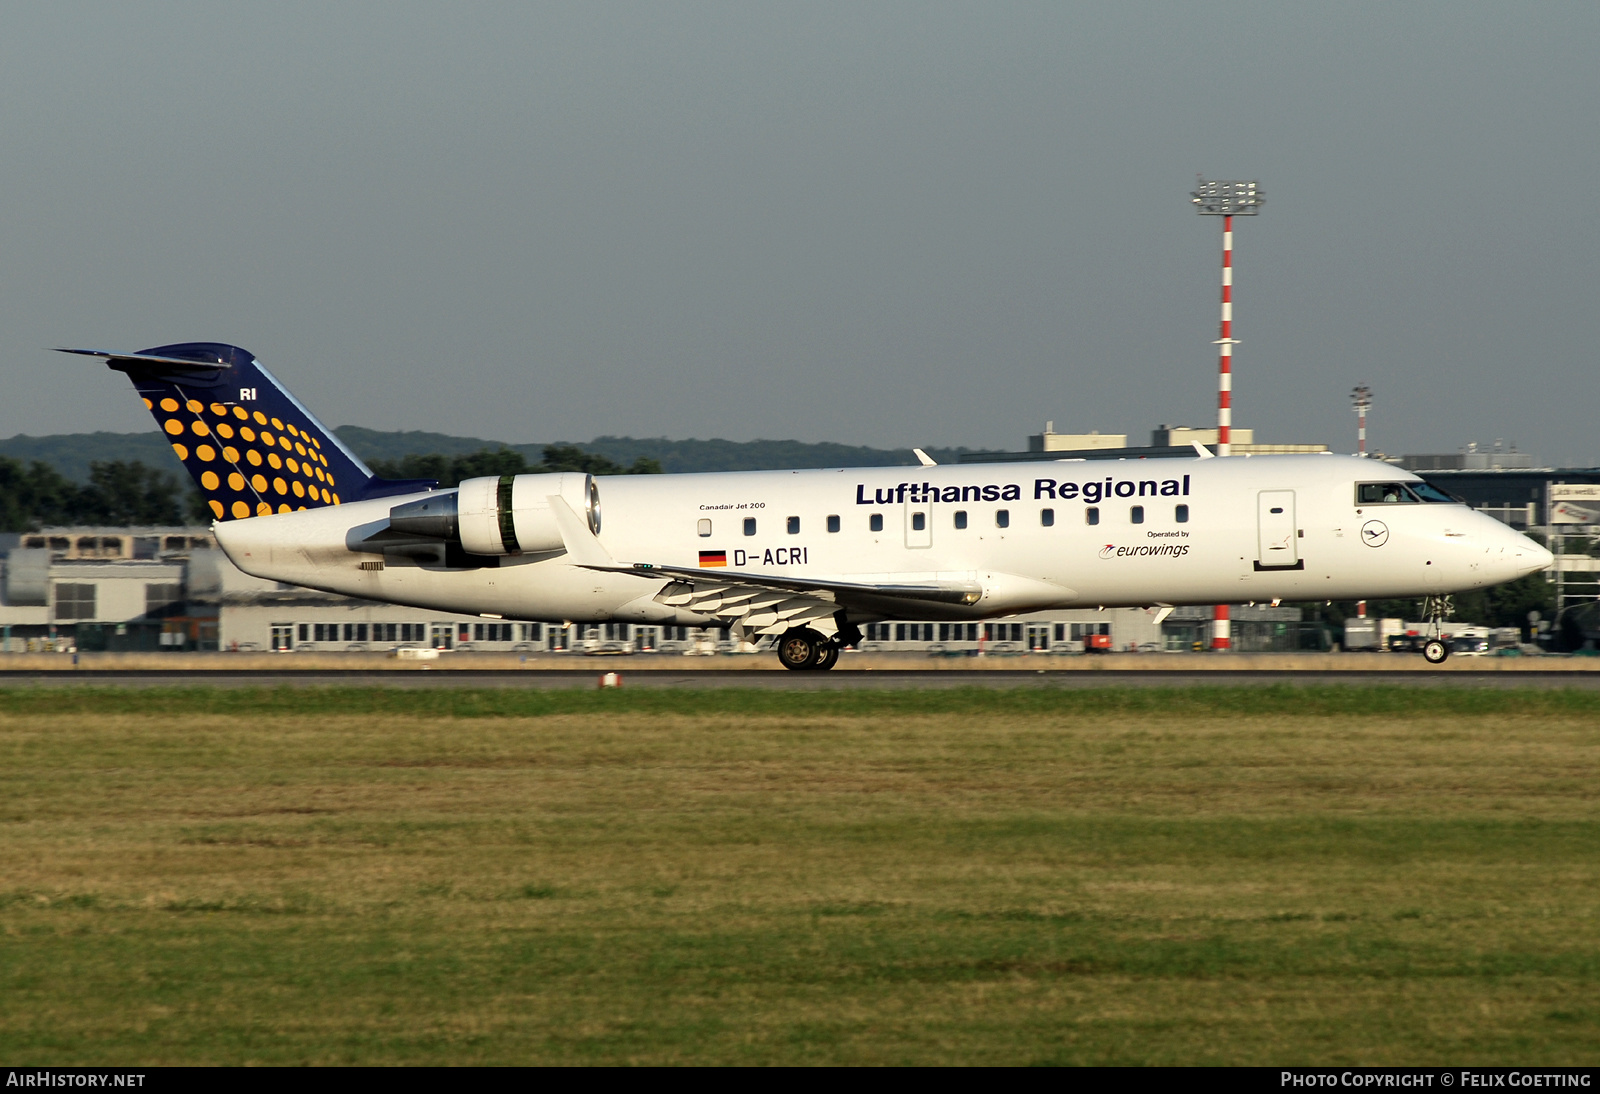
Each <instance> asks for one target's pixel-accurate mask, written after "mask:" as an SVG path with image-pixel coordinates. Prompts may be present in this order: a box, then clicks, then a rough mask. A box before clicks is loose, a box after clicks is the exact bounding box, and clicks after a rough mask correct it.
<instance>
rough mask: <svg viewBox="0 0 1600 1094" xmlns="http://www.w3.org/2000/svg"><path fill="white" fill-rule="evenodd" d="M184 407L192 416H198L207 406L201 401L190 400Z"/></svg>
mask: <svg viewBox="0 0 1600 1094" xmlns="http://www.w3.org/2000/svg"><path fill="white" fill-rule="evenodd" d="M183 405H184V407H185V408H186V409H187V410H188V411H189V413H190V414H198V413H200V412H201V411H202V410H204V409H205V405H204V404H203V403H201V402H200V400H199V399H190V400H189V401H188V402H187V403H184V404H183Z"/></svg>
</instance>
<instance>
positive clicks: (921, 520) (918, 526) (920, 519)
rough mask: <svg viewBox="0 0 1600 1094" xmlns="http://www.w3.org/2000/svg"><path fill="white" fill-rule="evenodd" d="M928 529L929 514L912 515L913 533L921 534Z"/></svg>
mask: <svg viewBox="0 0 1600 1094" xmlns="http://www.w3.org/2000/svg"><path fill="white" fill-rule="evenodd" d="M927 527H928V514H926V513H912V514H911V530H912V531H913V532H921V531H923V530H924V529H926V528H927Z"/></svg>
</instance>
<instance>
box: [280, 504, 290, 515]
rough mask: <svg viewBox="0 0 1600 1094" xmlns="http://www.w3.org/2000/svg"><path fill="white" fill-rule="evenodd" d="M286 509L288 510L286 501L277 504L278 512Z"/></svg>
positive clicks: (283, 511) (285, 511)
mask: <svg viewBox="0 0 1600 1094" xmlns="http://www.w3.org/2000/svg"><path fill="white" fill-rule="evenodd" d="M288 511H289V503H288V502H284V503H283V504H282V505H280V506H278V512H280V513H287V512H288Z"/></svg>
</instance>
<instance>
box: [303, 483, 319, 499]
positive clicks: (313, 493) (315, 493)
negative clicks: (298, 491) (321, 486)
mask: <svg viewBox="0 0 1600 1094" xmlns="http://www.w3.org/2000/svg"><path fill="white" fill-rule="evenodd" d="M306 493H308V494H310V495H311V500H312V501H321V500H322V491H321V490H318V489H317V488H316V487H315V486H308V487H306Z"/></svg>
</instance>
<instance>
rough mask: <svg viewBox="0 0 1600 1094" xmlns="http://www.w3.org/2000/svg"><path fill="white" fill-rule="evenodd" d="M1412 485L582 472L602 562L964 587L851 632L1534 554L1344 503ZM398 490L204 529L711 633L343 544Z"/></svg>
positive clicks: (1376, 469) (589, 584) (530, 616)
mask: <svg viewBox="0 0 1600 1094" xmlns="http://www.w3.org/2000/svg"><path fill="white" fill-rule="evenodd" d="M1417 481H1418V480H1417V479H1416V477H1415V476H1413V475H1410V474H1409V473H1407V472H1404V471H1400V470H1398V469H1396V468H1394V467H1392V466H1389V465H1387V464H1382V463H1378V462H1376V461H1372V460H1362V459H1356V458H1354V457H1342V456H1326V455H1324V456H1261V457H1251V458H1246V457H1230V458H1225V459H1181V460H1092V461H1051V462H1027V463H1011V464H998V463H997V464H954V465H944V466H937V467H920V468H903V467H895V468H857V469H846V470H827V471H760V472H739V473H726V474H704V475H639V476H619V477H613V478H605V479H600V480H597V484H598V492H599V500H600V506H601V512H602V514H603V519H602V521H601V527H600V531H599V533H598V537H597V538H598V541H599V544H600V546H601V547H603V549H604V552H605V553H607V554H609V555H610V556H611V558H612V559H614V560H616V562H617V563H619V564H621V565H624V566H626V565H628V564H651V565H668V566H675V567H695V568H701V567H703V568H704V573H705V578H706V580H707V581H714V580H716V579H717V578H718V577H719V574H721V573H726V574H728V575H730V576H731V575H733V574H734V573H738V574H742V575H765V576H769V577H772V578H777V579H784V578H788V579H813V580H822V581H827V580H835V581H841V582H852V583H858V584H860V583H865V584H872V583H882V584H902V585H903V584H907V583H915V582H919V581H921V582H956V583H968V584H975V585H976V586H981V588H982V596H981V598H979V599H977V601H976V602H975V603H972V604H956V603H932V602H926V603H925V602H920V601H903V602H900V603H898V604H896V603H893V602H889V601H881V602H880V601H870V602H868V603H866V605H865V606H864V607H863V606H861V605H860V604H858V605H857V607H855V608H853V609H852V611H851V616H852V621H865V620H868V619H882V618H893V617H896V616H898V617H899V618H906V619H982V618H989V617H994V616H999V615H1008V614H1014V613H1018V612H1024V611H1035V610H1040V609H1045V608H1067V607H1100V606H1104V607H1113V606H1149V605H1154V604H1163V605H1178V604H1217V603H1238V602H1242V601H1270V600H1278V599H1281V600H1313V599H1315V600H1355V599H1370V598H1380V597H1407V596H1423V595H1428V594H1434V593H1445V592H1453V591H1460V590H1465V589H1473V588H1482V587H1485V586H1489V585H1496V584H1499V583H1501V582H1504V581H1509V580H1512V579H1514V578H1517V577H1520V576H1522V575H1524V574H1527V573H1531V572H1533V571H1535V570H1538V569H1541V568H1543V567H1544V566H1546V565H1548V564H1549V562H1550V555H1549V553H1548V552H1546V551H1545V550H1544V549H1543V548H1542V547H1540V546H1538V545H1537V544H1535V543H1534V542H1532V541H1531V540H1529V539H1527V538H1526V537H1525V536H1522V535H1520V534H1518V533H1517V532H1515V531H1513V530H1512V529H1511V528H1509V527H1507V526H1505V525H1503V524H1501V523H1499V522H1498V521H1495V520H1493V519H1492V518H1490V517H1487V516H1484V515H1482V514H1479V513H1475V512H1473V511H1472V510H1471V509H1469V508H1468V507H1466V506H1465V505H1459V504H1446V503H1417V502H1406V503H1379V504H1367V505H1362V504H1358V503H1357V493H1356V484H1357V483H1363V482H1365V483H1372V482H1400V483H1407V482H1409V483H1415V482H1417ZM415 496H416V495H413V496H410V497H399V498H382V499H376V500H372V501H363V502H353V503H347V504H344V505H339V506H330V507H327V508H323V509H315V510H307V511H304V512H297V513H289V514H284V515H279V516H265V517H256V518H251V519H247V520H237V521H229V522H224V523H219V524H218V525H217V526H216V534H217V538H218V541H219V542H220V543H221V545H222V547H223V549H224V550H225V551H226V552H227V554H228V557H229V558H230V559H232V560H233V562H234V563H235V564H236V565H237V566H239V568H240V569H242V570H244V571H246V572H247V573H251V574H255V575H257V576H260V577H265V578H270V579H273V580H277V581H284V582H290V583H293V584H298V585H306V586H311V587H314V588H320V589H326V590H329V591H333V592H338V593H344V594H348V595H350V596H357V597H364V598H368V599H372V600H379V601H387V602H391V603H397V604H406V605H412V606H416V607H423V608H433V609H439V610H446V611H456V612H463V613H474V614H483V615H494V616H500V617H503V618H506V619H526V620H545V621H552V622H559V621H574V622H576V621H600V620H611V619H617V620H634V621H640V622H670V623H681V624H690V625H697V624H705V623H708V622H714V620H712V619H710V618H709V617H707V616H705V615H701V614H697V613H695V612H693V611H689V610H686V609H684V608H682V607H670V606H668V605H666V604H663V603H662V602H661V601H660V600H658V599H657V598H658V595H660V594H662V592H663V590H664V589H665V588H666V587H667V586H668V585H669V584H673V583H674V582H681V581H682V580H683V579H682V578H681V577H680V578H674V577H668V576H663V575H661V574H655V573H650V572H649V571H638V572H607V571H605V570H601V569H594V568H587V567H585V566H580V565H575V564H574V562H573V559H572V556H571V555H570V554H569V553H565V552H554V553H547V554H543V555H520V556H507V557H503V558H500V559H499V560H498V565H486V566H481V567H477V568H468V569H459V568H457V569H450V568H446V567H444V566H443V565H442V564H440V563H438V562H434V561H430V560H428V559H426V558H420V559H419V558H418V557H416V556H415V555H414V554H413V555H407V554H405V553H403V552H401V553H396V552H395V551H393V550H391V551H389V552H388V553H385V552H384V551H382V550H381V549H380V548H379V547H375V546H373V545H372V544H371V543H364V542H363V541H365V540H368V538H369V537H371V536H373V535H374V534H377V533H381V532H382V531H383V530H384V529H385V528H386V527H387V522H388V515H389V511H390V509H391V508H393V507H394V506H396V505H399V504H402V503H404V502H406V501H408V500H411V497H415ZM1136 507H1137V509H1138V510H1142V512H1140V511H1136ZM1180 507H1186V513H1185V512H1183V511H1182V510H1180ZM1047 511H1048V514H1047ZM1091 511H1093V514H1092V516H1093V517H1094V518H1097V519H1096V522H1094V523H1091ZM958 514H964V525H965V526H964V527H958V526H957V525H958V521H959V518H958ZM874 517H878V518H881V520H880V521H877V522H875V521H874V519H873V518H874ZM834 518H837V520H836V521H835V520H834ZM1047 520H1049V521H1050V522H1049V523H1046V521H1047ZM751 522H753V524H752V523H751ZM875 524H876V525H877V526H876V527H875ZM833 527H836V528H837V531H834V530H830V529H831V528H833ZM718 553H720V554H721V555H722V556H723V565H721V566H719V565H716V563H717V559H716V558H715V556H716V554H718Z"/></svg>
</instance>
